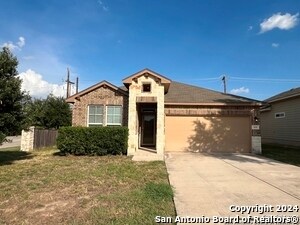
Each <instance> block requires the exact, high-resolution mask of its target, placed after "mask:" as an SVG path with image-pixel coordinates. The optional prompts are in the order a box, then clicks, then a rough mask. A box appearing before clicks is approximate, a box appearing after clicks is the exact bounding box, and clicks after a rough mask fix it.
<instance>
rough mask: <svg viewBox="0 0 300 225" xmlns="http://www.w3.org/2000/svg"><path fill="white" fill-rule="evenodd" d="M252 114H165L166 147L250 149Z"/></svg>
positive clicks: (213, 149)
mask: <svg viewBox="0 0 300 225" xmlns="http://www.w3.org/2000/svg"><path fill="white" fill-rule="evenodd" d="M250 131H251V130H250V118H249V117H225V116H222V117H196V116H166V120H165V134H166V146H165V148H166V151H193V152H250V148H251V147H250V146H251V142H250V140H251V133H250Z"/></svg>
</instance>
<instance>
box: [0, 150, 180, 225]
mask: <svg viewBox="0 0 300 225" xmlns="http://www.w3.org/2000/svg"><path fill="white" fill-rule="evenodd" d="M0 190H1V191H0V224H155V223H154V218H155V216H157V215H160V216H175V209H174V204H173V200H172V197H173V193H172V189H171V187H170V185H169V182H168V176H167V171H166V167H165V164H164V162H158V161H156V162H133V161H132V160H131V159H130V158H128V157H125V156H102V157H87V156H80V157H78V156H77V157H75V156H59V155H58V154H57V150H47V151H39V152H34V153H33V154H30V153H24V152H20V151H19V150H18V149H16V148H12V149H0Z"/></svg>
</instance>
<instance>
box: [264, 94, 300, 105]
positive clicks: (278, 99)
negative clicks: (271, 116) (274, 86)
mask: <svg viewBox="0 0 300 225" xmlns="http://www.w3.org/2000/svg"><path fill="white" fill-rule="evenodd" d="M299 96H300V93H297V94H294V95H289V96H287V97H282V98H277V99H274V100H271V101H267V102H268V103H274V102H279V101H284V100H288V99H290V98H296V97H299Z"/></svg>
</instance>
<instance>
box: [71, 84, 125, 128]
mask: <svg viewBox="0 0 300 225" xmlns="http://www.w3.org/2000/svg"><path fill="white" fill-rule="evenodd" d="M91 104H100V105H104V106H106V105H121V106H122V112H123V115H122V116H123V118H122V125H123V126H127V122H128V96H126V95H124V94H122V93H121V92H119V91H116V90H114V89H112V88H110V87H108V86H106V87H103V86H102V87H99V88H98V89H96V90H93V91H91V92H89V93H87V94H85V95H84V96H81V97H80V99H76V100H75V103H74V105H73V112H72V125H73V126H87V113H88V105H91ZM105 110H106V107H104V115H106V114H105ZM103 120H104V121H103V122H104V125H105V124H106V121H105V120H106V117H105V116H104V117H103Z"/></svg>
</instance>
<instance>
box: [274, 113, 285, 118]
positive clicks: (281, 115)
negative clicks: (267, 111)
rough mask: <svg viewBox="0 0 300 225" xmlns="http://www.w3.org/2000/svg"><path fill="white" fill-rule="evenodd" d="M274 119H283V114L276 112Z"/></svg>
mask: <svg viewBox="0 0 300 225" xmlns="http://www.w3.org/2000/svg"><path fill="white" fill-rule="evenodd" d="M274 117H275V119H282V118H285V112H276V113H275V114H274Z"/></svg>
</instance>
